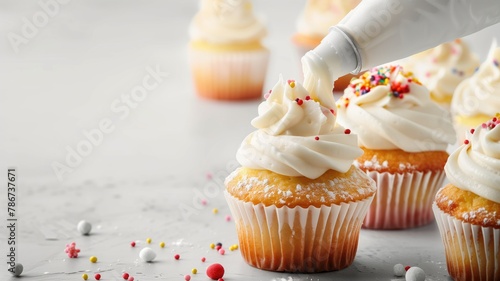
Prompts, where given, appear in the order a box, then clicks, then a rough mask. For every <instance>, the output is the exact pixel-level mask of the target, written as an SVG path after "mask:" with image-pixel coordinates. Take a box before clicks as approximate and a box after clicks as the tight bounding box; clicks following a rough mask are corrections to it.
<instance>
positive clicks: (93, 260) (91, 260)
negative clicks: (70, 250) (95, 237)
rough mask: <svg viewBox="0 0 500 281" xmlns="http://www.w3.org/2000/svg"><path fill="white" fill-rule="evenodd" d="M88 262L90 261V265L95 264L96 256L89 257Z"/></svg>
mask: <svg viewBox="0 0 500 281" xmlns="http://www.w3.org/2000/svg"><path fill="white" fill-rule="evenodd" d="M89 261H90V262H91V263H96V262H97V257H96V256H91V257H90V258H89Z"/></svg>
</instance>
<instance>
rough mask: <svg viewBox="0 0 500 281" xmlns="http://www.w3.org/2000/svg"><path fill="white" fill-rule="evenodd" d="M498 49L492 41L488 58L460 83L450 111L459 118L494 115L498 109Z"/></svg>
mask: <svg viewBox="0 0 500 281" xmlns="http://www.w3.org/2000/svg"><path fill="white" fill-rule="evenodd" d="M499 63H500V48H498V47H497V43H496V40H495V41H493V43H492V46H491V48H490V51H489V54H488V58H487V59H486V61H485V62H483V63H482V64H481V66H480V67H479V69H478V70H477V72H476V73H474V75H472V76H471V77H469V78H468V79H466V80H464V81H463V82H462V83H460V84H459V85H458V87H457V89H456V90H455V94H454V95H453V99H452V103H451V110H452V112H453V114H456V115H460V116H468V117H472V116H477V115H486V116H493V115H495V114H496V113H497V112H498V111H499V108H500V68H499Z"/></svg>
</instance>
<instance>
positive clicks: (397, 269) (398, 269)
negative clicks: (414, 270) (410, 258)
mask: <svg viewBox="0 0 500 281" xmlns="http://www.w3.org/2000/svg"><path fill="white" fill-rule="evenodd" d="M405 274H406V270H405V266H404V265H402V264H400V263H398V264H396V265H394V276H397V277H402V276H405Z"/></svg>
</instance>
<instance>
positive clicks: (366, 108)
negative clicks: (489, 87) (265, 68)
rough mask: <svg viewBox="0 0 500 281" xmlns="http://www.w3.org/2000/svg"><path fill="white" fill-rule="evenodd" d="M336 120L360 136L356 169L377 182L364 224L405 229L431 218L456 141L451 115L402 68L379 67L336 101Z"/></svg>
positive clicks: (376, 227)
mask: <svg viewBox="0 0 500 281" xmlns="http://www.w3.org/2000/svg"><path fill="white" fill-rule="evenodd" d="M337 107H338V109H337V120H338V123H339V124H340V125H342V126H343V127H345V128H348V129H350V131H351V132H352V133H354V134H357V135H358V137H359V145H360V147H361V148H362V149H363V151H364V154H363V155H362V156H360V157H358V158H357V159H356V160H355V162H354V163H355V165H356V166H357V167H359V168H360V169H361V170H363V171H364V172H366V173H367V174H368V176H370V177H371V178H372V179H373V180H375V182H376V183H377V193H376V195H375V198H374V199H373V202H372V204H371V206H370V209H369V210H368V214H367V215H366V218H365V220H364V223H363V227H364V228H370V229H405V228H411V227H417V226H422V225H425V224H428V223H430V222H431V221H432V220H433V218H434V217H433V214H432V202H433V200H434V196H435V194H436V192H437V190H438V189H439V188H440V187H441V185H442V183H443V180H444V178H445V174H444V165H445V163H446V159H447V158H448V153H447V152H446V150H447V148H448V145H449V144H452V143H454V142H455V132H454V130H453V126H452V123H451V118H450V114H449V112H447V111H446V110H444V109H442V108H441V107H440V106H438V105H437V104H436V103H435V102H433V101H432V100H431V98H430V94H429V90H428V89H427V88H426V87H425V86H424V85H422V84H421V83H420V82H419V81H418V80H417V79H416V78H415V77H413V76H412V75H411V74H410V73H407V72H405V71H404V70H403V68H402V67H401V66H380V67H376V68H373V69H372V70H370V71H367V72H365V73H364V74H363V75H361V77H360V78H358V79H355V80H353V81H352V82H351V84H350V85H349V87H348V88H347V89H345V91H344V95H343V96H342V97H341V99H339V100H338V101H337Z"/></svg>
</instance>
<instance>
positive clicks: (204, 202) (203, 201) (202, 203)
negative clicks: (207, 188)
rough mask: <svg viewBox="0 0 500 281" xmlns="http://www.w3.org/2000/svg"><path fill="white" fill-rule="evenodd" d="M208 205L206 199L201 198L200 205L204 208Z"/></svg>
mask: <svg viewBox="0 0 500 281" xmlns="http://www.w3.org/2000/svg"><path fill="white" fill-rule="evenodd" d="M207 203H208V201H207V199H205V198H203V199H201V205H203V206H206V205H207Z"/></svg>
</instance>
